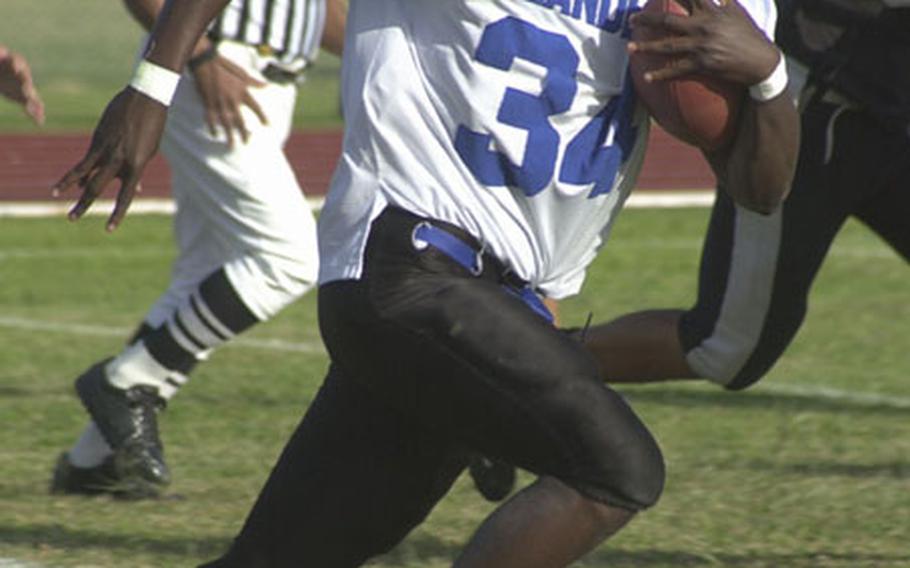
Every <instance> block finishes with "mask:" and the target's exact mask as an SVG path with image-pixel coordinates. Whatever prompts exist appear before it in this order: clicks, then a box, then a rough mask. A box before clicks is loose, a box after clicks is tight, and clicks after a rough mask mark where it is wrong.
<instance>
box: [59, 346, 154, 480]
mask: <svg viewBox="0 0 910 568" xmlns="http://www.w3.org/2000/svg"><path fill="white" fill-rule="evenodd" d="M106 364H107V361H102V362H101V363H98V364H96V365H94V366H92V367H91V368H89V370H88V371H86V372H85V373H83V374H82V376H80V377H79V378H78V379H76V392H77V393H78V394H79V398H80V399H81V400H82V404H83V406H85V408H86V410H88V413H89V414H90V415H91V417H92V419H93V420H94V421H95V424H97V425H98V430H100V431H101V435H102V436H104V439H105V441H107V443H108V444H110V446H111V448H113V450H114V460H115V466H116V468H117V472H118V473H119V474H120V476H121V477H123V478H131V477H134V476H135V477H140V478H142V479H145V480H146V481H148V482H150V483H156V484H158V485H167V484H168V483H170V481H171V474H170V472H169V471H168V467H167V464H166V463H165V462H164V449H163V448H162V446H161V439H160V438H159V437H158V412H159V411H161V410H163V409H164V406H165V403H164V399H162V398H161V397H159V396H158V391H157V389H155V388H153V387H149V386H144V385H143V386H135V387H130V388H128V389H126V390H123V389H118V388H117V387H115V386H113V385H111V384H110V383H109V382H108V381H107V377H106V376H105V374H104V367H105V365H106Z"/></svg>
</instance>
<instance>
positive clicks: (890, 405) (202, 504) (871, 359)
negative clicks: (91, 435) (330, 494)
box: [0, 209, 910, 568]
mask: <svg viewBox="0 0 910 568" xmlns="http://www.w3.org/2000/svg"><path fill="white" fill-rule="evenodd" d="M706 215H707V211H706V210H701V209H697V210H673V211H654V210H651V211H641V210H630V211H627V212H625V213H624V214H623V218H622V219H621V220H620V222H619V224H618V226H617V228H616V233H615V237H614V240H613V242H612V243H611V245H610V247H609V250H608V251H606V252H605V253H604V254H603V255H602V256H601V257H600V258H599V259H598V260H597V262H596V263H595V265H594V267H593V269H592V271H591V276H590V280H589V283H588V285H587V286H586V288H585V291H584V293H583V294H582V295H581V297H579V298H578V299H575V300H572V301H569V302H566V303H565V304H564V305H563V314H564V317H565V319H566V323H569V324H575V323H581V322H583V320H584V318H585V315H586V313H587V312H588V311H589V310H591V311H593V312H594V314H595V319H596V320H601V319H605V318H608V317H611V316H613V315H617V314H620V313H623V312H624V311H626V310H630V309H635V308H640V307H653V306H673V305H683V304H687V303H688V302H690V301H691V299H692V295H693V290H694V284H695V274H696V264H697V259H698V252H699V241H700V235H701V233H702V231H703V228H704V224H705V222H706ZM2 224H3V239H2V240H0V284H2V285H0V345H3V349H0V417H2V424H3V428H2V430H0V565H3V560H2V559H3V558H4V557H6V558H9V557H14V558H18V559H20V560H30V561H34V562H40V563H42V564H43V565H45V566H81V567H87V566H92V567H102V568H108V567H109V568H122V567H124V566H130V567H154V568H161V567H183V566H193V565H195V564H194V563H197V562H200V561H202V560H204V559H208V558H211V557H213V556H214V555H216V554H217V553H218V552H219V551H221V550H222V549H223V548H224V547H225V546H226V544H227V543H228V542H229V540H230V538H231V537H232V536H233V535H234V533H235V531H236V530H237V529H238V527H239V525H240V523H241V522H242V521H243V518H244V515H245V514H246V512H247V511H248V509H249V507H250V505H251V502H252V500H253V499H254V497H255V495H256V493H257V491H258V489H259V487H260V486H261V484H262V482H263V480H264V479H265V476H266V475H267V473H268V471H269V468H270V466H271V464H272V463H273V461H274V459H275V456H276V454H277V453H278V451H279V450H280V448H281V446H282V444H283V442H284V440H285V439H286V437H287V436H288V434H289V432H290V431H291V430H292V429H293V427H294V425H295V423H296V421H297V420H298V419H299V417H300V415H301V413H302V412H303V410H304V408H305V407H306V405H307V403H308V401H309V400H310V399H311V397H312V396H313V393H314V390H315V389H316V387H317V385H318V383H319V381H320V379H321V376H322V373H323V371H324V369H325V366H326V359H325V357H324V356H323V355H322V354H321V353H319V352H317V353H304V352H282V351H274V350H267V349H263V348H262V347H257V346H256V345H250V344H246V345H244V344H233V345H231V346H229V347H227V348H225V349H223V350H221V351H219V352H218V353H216V354H215V355H214V356H213V357H212V359H211V361H209V362H208V363H206V364H204V365H202V366H201V367H200V368H199V369H198V372H197V373H196V374H195V375H194V377H193V379H192V381H191V382H190V383H189V385H188V386H187V387H185V389H184V390H183V392H181V393H180V395H179V396H178V397H177V398H176V399H175V401H174V403H173V404H172V405H171V408H170V409H169V410H168V411H167V412H166V413H165V415H164V416H163V419H162V430H163V437H164V440H165V443H166V445H167V450H168V456H169V460H170V463H171V465H172V467H173V470H174V476H175V481H174V484H173V492H174V493H176V494H179V495H181V496H183V497H184V499H183V500H171V501H163V502H152V503H149V502H144V503H119V502H111V501H109V500H106V499H80V498H65V497H52V496H49V495H48V494H47V492H46V489H47V482H48V476H49V473H50V467H51V464H52V463H53V461H54V459H55V458H56V456H57V453H58V452H59V451H60V450H61V449H63V448H65V447H67V446H68V445H69V444H71V443H72V442H73V440H74V438H75V436H76V435H77V434H78V432H79V431H80V430H81V427H82V426H83V425H84V422H85V416H84V414H83V412H82V410H81V409H80V407H79V405H78V404H77V402H76V400H75V397H74V396H73V394H72V386H71V381H72V378H73V377H74V375H75V374H77V373H78V372H80V371H81V370H82V369H83V368H85V367H86V366H87V365H89V364H91V363H92V362H94V361H95V360H97V359H99V358H100V357H103V356H105V355H108V354H111V353H114V352H115V351H117V350H118V349H119V346H120V345H121V341H122V339H123V337H125V335H126V334H127V333H128V331H129V329H130V328H131V327H132V326H133V325H135V324H136V323H137V321H138V320H139V318H141V317H142V315H143V312H144V310H145V308H146V307H147V306H148V304H149V303H150V302H151V301H153V300H154V298H155V297H156V294H157V293H158V292H159V290H160V288H161V287H162V286H163V285H164V284H165V282H166V280H167V275H168V262H169V259H170V258H171V255H172V250H171V246H170V236H169V231H170V228H169V220H168V219H167V218H164V217H158V216H148V217H140V216H137V217H132V218H130V219H128V220H127V222H126V223H125V224H124V225H123V227H122V228H121V229H120V230H119V231H118V232H117V233H115V234H113V235H105V234H104V233H103V230H102V219H101V218H90V219H86V220H85V221H83V222H80V223H78V224H68V223H66V222H64V221H63V220H62V219H44V220H13V219H3V220H2ZM906 269H907V266H906V263H905V262H904V261H903V260H900V259H898V258H897V257H896V256H895V255H894V254H892V253H891V252H890V251H888V250H887V249H885V248H884V247H883V246H882V245H881V244H880V243H879V242H878V241H877V240H876V239H875V238H874V237H873V236H872V235H870V234H869V233H868V232H867V231H866V230H864V229H863V228H861V227H860V226H859V225H857V224H849V225H848V226H847V227H846V229H845V231H844V233H843V234H842V235H841V236H840V237H839V239H838V241H837V243H836V246H835V248H834V250H833V252H832V255H831V257H830V258H829V260H828V262H827V263H826V264H825V266H824V268H823V271H822V273H821V275H820V277H819V280H818V282H817V286H816V291H815V293H814V295H813V302H812V307H811V313H810V316H809V318H808V321H807V323H806V326H805V328H804V329H803V331H802V333H801V334H800V335H799V337H798V338H797V340H796V342H795V344H794V345H793V347H792V349H791V350H790V351H789V353H788V354H787V356H786V357H785V358H784V359H783V360H782V361H781V363H780V364H779V365H778V367H777V368H776V369H775V370H774V371H773V372H772V373H771V376H769V377H768V379H767V380H766V381H765V383H764V384H763V385H762V386H760V387H758V388H757V389H755V390H753V391H748V392H746V393H741V394H729V393H724V392H722V391H719V390H718V389H714V388H710V387H707V386H696V385H685V386H679V385H658V386H651V387H639V388H626V389H623V392H624V393H625V394H626V395H627V396H628V398H629V400H630V401H631V403H632V404H633V406H634V407H635V408H636V409H637V410H638V411H639V412H640V414H641V415H642V416H643V418H644V419H645V421H646V422H647V423H648V424H649V425H650V426H651V428H652V429H653V431H654V433H655V435H656V436H657V437H658V439H659V441H660V443H661V445H662V447H663V449H664V451H665V454H666V458H667V464H668V473H669V478H668V483H667V488H666V492H665V494H664V497H663V499H662V500H661V502H660V503H659V504H658V505H657V506H656V507H655V508H654V509H653V510H651V511H649V512H647V513H645V514H643V515H641V516H640V517H639V518H638V519H636V520H635V521H634V522H633V523H632V524H631V525H630V526H629V527H628V528H627V529H626V530H624V531H623V532H622V533H620V535H618V537H617V538H615V539H614V540H613V541H611V542H610V543H608V544H606V545H604V546H602V547H601V548H600V549H599V550H597V551H596V552H595V553H593V554H592V555H591V557H590V558H588V559H587V560H586V561H585V562H583V563H581V564H580V565H581V566H623V567H624V566H648V567H667V568H670V567H679V566H735V567H742V566H750V567H752V566H756V567H759V566H760V567H769V568H770V567H775V568H777V567H791V566H796V567H809V566H837V567H843V568H853V567H857V566H868V567H873V566H874V567H882V566H887V567H897V566H910V549H908V547H907V542H908V536H910V535H908V524H907V518H908V517H907V512H908V511H910V420H908V417H910V402H908V401H910V382H908V380H907V377H908V376H910V360H908V358H907V353H906V348H907V340H906V338H907V332H908V328H907V325H908V323H907V322H910V307H908V303H907V295H906V292H907V287H906V274H907V273H906ZM76 326H88V327H81V328H80V327H76ZM249 337H250V338H253V339H256V340H267V339H280V340H282V341H285V342H291V343H295V344H318V335H317V332H316V329H315V321H314V297H313V296H312V295H310V296H308V297H306V298H305V299H304V300H302V301H301V302H299V303H298V304H295V305H294V306H292V307H291V308H289V309H288V310H286V311H285V312H284V313H282V314H281V316H280V317H278V318H276V319H275V320H273V321H271V322H269V323H267V324H265V325H263V326H261V327H260V328H258V329H256V330H254V332H253V333H251V334H250V336H249ZM785 387H791V388H795V387H799V388H803V389H806V388H812V389H822V388H827V389H834V390H829V391H824V392H826V393H827V394H824V395H821V394H815V395H812V394H805V393H803V394H800V393H792V392H789V391H783V390H782V389H783V388H785ZM869 394H876V395H877V397H867V396H866V395H869ZM523 480H525V481H526V480H527V478H526V477H525V478H523ZM490 509H491V508H490V506H489V505H488V504H487V503H485V502H484V501H482V500H481V499H480V498H479V497H478V496H477V495H476V494H475V493H474V492H473V490H472V489H471V487H470V484H469V482H468V481H467V480H466V479H462V480H460V481H459V483H458V484H457V486H456V487H455V489H454V490H453V492H452V493H451V494H450V495H449V496H448V497H447V498H446V499H445V500H444V501H443V503H442V504H441V505H440V506H439V507H438V509H437V510H436V511H435V512H434V514H433V516H432V517H431V519H430V520H429V522H428V523H427V524H425V525H424V526H422V527H421V528H419V529H418V530H417V531H415V533H414V534H413V535H412V536H411V537H410V538H409V539H408V540H407V541H406V542H404V543H403V544H402V545H401V546H399V547H398V548H397V549H396V550H395V551H393V552H392V553H391V554H389V555H388V556H386V557H383V558H381V559H378V560H377V561H376V562H375V563H374V566H378V567H383V568H392V567H407V568H428V567H429V568H435V567H442V566H447V565H449V563H450V562H451V560H452V558H453V557H454V556H455V555H456V554H457V551H458V549H459V547H460V546H461V545H462V543H464V541H465V540H466V539H467V538H468V536H469V535H470V533H471V531H472V529H473V528H474V526H475V525H476V524H477V523H478V522H479V520H480V519H481V518H482V517H483V516H484V515H485V514H486V513H487V512H489V511H490ZM338 514H339V515H345V514H356V512H355V511H338Z"/></svg>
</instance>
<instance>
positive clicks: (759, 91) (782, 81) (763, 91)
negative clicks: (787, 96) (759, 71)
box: [749, 52, 789, 103]
mask: <svg viewBox="0 0 910 568" xmlns="http://www.w3.org/2000/svg"><path fill="white" fill-rule="evenodd" d="M778 54H779V56H780V59H778V61H777V66H776V67H775V68H774V71H771V74H770V75H768V76H767V77H765V79H764V81H761V82H759V83H756V84H754V85H752V86H751V87H749V96H750V97H752V98H753V99H755V100H756V101H758V102H760V103H763V102H765V101H770V100H771V99H773V98H774V97H776V96H777V95H779V94H781V93H783V92H784V90H785V89H786V88H787V81H788V80H789V79H788V78H787V61H786V60H785V59H784V54H783V53H780V52H778Z"/></svg>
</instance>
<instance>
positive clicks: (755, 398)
mask: <svg viewBox="0 0 910 568" xmlns="http://www.w3.org/2000/svg"><path fill="white" fill-rule="evenodd" d="M615 388H617V390H619V391H620V392H622V393H623V394H624V395H625V396H627V397H628V398H629V399H630V400H631V401H632V402H633V403H635V402H651V403H656V404H666V405H671V406H679V407H683V408H700V407H704V406H717V407H725V408H744V409H755V410H784V411H814V412H836V413H838V414H855V415H869V414H875V415H876V416H882V415H889V416H900V417H903V418H906V417H907V416H908V414H910V411H908V410H907V408H906V407H903V406H901V405H893V404H888V403H887V402H870V401H866V400H849V399H843V398H822V397H818V398H813V397H811V396H809V395H799V394H783V393H770V392H762V391H745V392H732V391H725V390H723V389H721V388H719V387H718V388H717V389H712V390H701V389H696V388H679V387H667V386H662V385H648V386H635V387H629V386H621V388H620V386H619V385H617V386H616V387H615Z"/></svg>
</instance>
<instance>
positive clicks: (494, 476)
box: [468, 456, 515, 503]
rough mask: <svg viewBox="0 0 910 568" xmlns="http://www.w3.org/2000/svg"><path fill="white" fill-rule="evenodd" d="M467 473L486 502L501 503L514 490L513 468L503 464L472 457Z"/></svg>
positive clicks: (480, 457) (481, 457)
mask: <svg viewBox="0 0 910 568" xmlns="http://www.w3.org/2000/svg"><path fill="white" fill-rule="evenodd" d="M468 471H469V472H470V474H471V479H473V480H474V487H476V488H477V491H478V492H479V493H480V494H481V495H483V496H484V498H485V499H486V500H487V501H492V502H494V503H497V502H499V501H502V500H503V499H505V498H506V497H508V496H509V493H511V492H512V489H514V488H515V466H513V465H510V464H507V463H505V462H501V461H495V460H491V459H488V458H485V457H483V456H474V457H473V458H472V459H471V464H470V465H469V466H468Z"/></svg>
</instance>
